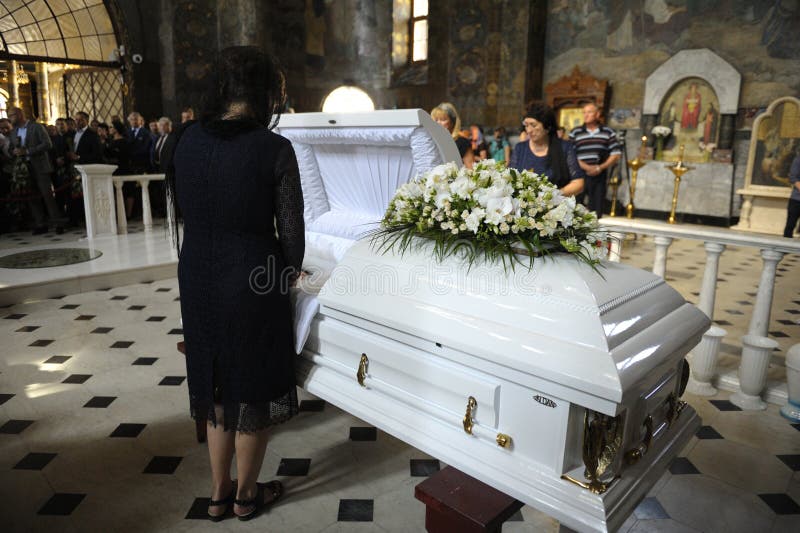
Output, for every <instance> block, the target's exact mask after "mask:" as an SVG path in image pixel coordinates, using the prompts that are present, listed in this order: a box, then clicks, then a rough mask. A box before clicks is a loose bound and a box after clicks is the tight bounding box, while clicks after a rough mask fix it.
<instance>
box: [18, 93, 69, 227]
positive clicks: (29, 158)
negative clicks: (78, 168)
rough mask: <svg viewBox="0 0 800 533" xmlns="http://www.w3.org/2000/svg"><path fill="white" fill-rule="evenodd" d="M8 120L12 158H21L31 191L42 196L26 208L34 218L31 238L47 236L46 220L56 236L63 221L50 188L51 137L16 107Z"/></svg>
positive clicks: (29, 202) (51, 170)
mask: <svg viewBox="0 0 800 533" xmlns="http://www.w3.org/2000/svg"><path fill="white" fill-rule="evenodd" d="M8 119H9V120H10V121H11V124H12V125H13V126H14V129H13V130H12V131H11V133H10V144H11V154H12V155H13V156H15V157H21V158H24V160H25V162H26V164H27V165H28V170H29V176H30V181H31V184H32V186H33V190H34V191H35V192H38V193H39V195H40V196H41V198H39V197H36V198H32V199H30V200H28V207H29V209H30V210H31V215H32V216H33V224H34V229H33V234H34V235H40V234H42V233H47V224H48V218H49V222H50V223H51V224H54V225H55V226H56V233H63V232H64V228H63V223H64V219H63V217H62V215H61V212H60V211H59V209H58V204H56V200H55V197H54V196H53V185H52V183H51V182H50V174H51V173H52V172H53V166H52V165H51V164H50V154H49V150H50V147H51V146H52V144H51V142H50V136H49V135H48V134H47V130H46V129H44V126H42V125H41V124H37V123H36V122H33V121H31V120H28V118H27V117H26V116H25V111H23V110H22V109H20V108H19V107H12V108H10V109H9V110H8ZM42 201H44V206H45V208H47V218H45V214H44V211H43V210H42Z"/></svg>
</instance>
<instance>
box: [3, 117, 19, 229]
mask: <svg viewBox="0 0 800 533" xmlns="http://www.w3.org/2000/svg"><path fill="white" fill-rule="evenodd" d="M11 129H12V126H11V121H10V120H8V119H7V118H0V198H6V197H8V193H10V192H11V170H12V168H11V167H12V158H11V151H10V148H11V139H10V138H9V137H10V136H11ZM9 204H10V202H6V204H5V205H0V233H6V232H8V231H11V230H13V229H15V224H16V221H15V220H14V217H12V216H11V209H10V208H9Z"/></svg>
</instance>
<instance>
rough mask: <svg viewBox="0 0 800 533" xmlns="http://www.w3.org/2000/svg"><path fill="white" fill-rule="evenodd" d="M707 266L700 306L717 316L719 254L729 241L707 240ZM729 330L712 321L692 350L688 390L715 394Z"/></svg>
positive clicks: (695, 392)
mask: <svg viewBox="0 0 800 533" xmlns="http://www.w3.org/2000/svg"><path fill="white" fill-rule="evenodd" d="M703 246H704V248H705V249H706V268H705V270H704V271H703V284H702V286H701V287H700V301H699V302H698V304H697V307H698V308H699V309H700V310H701V311H702V312H704V313H705V314H706V315H708V318H710V319H711V320H714V303H715V302H716V299H717V274H718V272H719V257H720V255H722V252H723V251H725V245H724V244H720V243H718V242H713V241H706V243H705V244H704V245H703ZM727 333H728V332H727V331H725V330H724V329H722V328H720V327H718V326H716V325H714V324H711V327H710V328H709V329H708V331H706V332H705V334H703V338H702V339H701V340H700V344H698V345H697V346H696V347H695V349H694V350H692V354H691V365H690V366H691V369H692V373H691V375H690V376H689V383H688V385H687V390H688V391H689V392H691V393H694V394H698V395H700V396H714V395H715V394H716V393H717V389H716V387H714V385H712V384H711V380H712V379H714V376H715V375H716V373H717V358H718V356H719V347H720V344H722V339H723V338H724V337H725V335H726V334H727Z"/></svg>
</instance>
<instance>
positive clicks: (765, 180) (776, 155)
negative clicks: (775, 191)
mask: <svg viewBox="0 0 800 533" xmlns="http://www.w3.org/2000/svg"><path fill="white" fill-rule="evenodd" d="M759 118H760V120H759V121H758V124H757V126H756V128H757V130H756V131H755V132H754V139H755V140H754V141H752V142H755V143H756V149H755V159H754V160H753V167H752V168H753V170H752V174H751V178H750V184H751V185H762V186H770V187H791V184H790V182H789V168H790V167H791V165H792V160H793V159H794V157H795V156H796V155H797V154H799V153H800V106H798V105H797V104H795V103H793V102H783V103H781V104H778V106H777V107H775V110H774V111H773V112H772V114H771V115H766V114H765V115H761V116H760V117H759Z"/></svg>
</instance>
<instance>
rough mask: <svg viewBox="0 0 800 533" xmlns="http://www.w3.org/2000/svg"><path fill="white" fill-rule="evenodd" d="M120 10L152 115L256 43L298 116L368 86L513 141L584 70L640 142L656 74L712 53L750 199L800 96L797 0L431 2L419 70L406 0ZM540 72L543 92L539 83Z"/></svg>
mask: <svg viewBox="0 0 800 533" xmlns="http://www.w3.org/2000/svg"><path fill="white" fill-rule="evenodd" d="M112 4H114V5H116V6H117V9H118V11H119V13H120V14H121V18H122V19H123V25H124V26H125V28H124V31H123V33H124V42H125V43H126V44H127V46H128V50H129V54H132V53H139V54H141V55H142V57H143V61H142V63H140V64H130V66H131V68H132V73H133V76H132V85H131V95H132V98H131V101H132V102H134V104H133V105H135V106H136V107H137V108H138V109H139V110H141V111H142V112H144V113H145V115H146V116H157V115H160V114H167V115H169V116H173V117H177V116H179V114H180V110H181V109H182V108H183V107H185V106H189V105H191V106H195V107H199V106H200V105H201V101H202V97H203V95H204V93H205V87H206V83H207V82H208V79H209V76H208V75H209V73H210V72H211V69H212V64H213V58H214V54H215V53H216V52H217V51H218V50H220V49H222V48H224V47H226V46H231V45H238V44H256V45H260V46H262V47H264V48H267V49H271V50H272V51H273V52H274V53H275V54H276V55H277V57H279V58H280V60H281V61H282V63H283V66H284V68H285V69H286V71H287V80H288V81H287V83H288V93H289V97H290V102H289V103H290V105H291V106H292V107H293V108H294V109H295V110H296V111H299V112H304V111H319V110H320V109H321V105H322V101H323V99H324V97H325V95H327V94H328V93H329V92H330V91H331V90H333V89H334V88H335V87H337V86H339V85H342V84H355V85H358V86H359V87H361V88H362V89H364V90H365V91H366V92H367V93H368V94H369V95H370V96H371V97H372V99H373V101H374V102H375V105H376V107H377V108H379V109H380V108H383V109H391V108H408V107H420V108H423V109H428V110H429V109H431V108H432V107H434V106H435V105H437V104H438V103H439V102H441V101H451V102H453V103H454V104H455V105H456V107H457V108H458V109H459V112H460V114H461V116H462V121H463V122H465V125H467V124H469V123H471V122H477V123H479V124H481V125H482V126H484V128H485V129H487V130H489V129H491V128H493V127H495V126H498V125H504V126H506V127H507V128H509V129H510V133H512V134H513V133H516V131H517V130H518V127H517V125H518V123H519V118H520V114H521V113H522V109H523V107H524V103H525V101H526V100H528V99H529V98H530V97H532V96H534V95H540V94H541V90H542V87H544V85H546V84H547V83H549V82H551V81H554V80H556V79H558V78H560V77H561V76H564V75H566V74H569V73H570V72H571V70H572V69H573V67H574V66H576V65H577V66H579V67H580V68H581V69H582V70H583V71H585V72H588V73H589V74H591V75H593V76H595V77H598V78H601V79H608V80H609V82H610V84H611V87H612V89H611V99H610V108H609V113H608V117H607V118H608V121H609V122H610V124H611V125H612V126H614V127H618V128H626V129H629V130H631V135H629V138H636V137H635V136H638V135H640V134H641V133H642V132H641V129H640V128H641V125H640V120H641V116H642V104H643V98H644V80H645V79H646V78H647V76H648V75H649V74H650V73H652V72H653V71H654V70H655V69H656V68H658V66H659V65H661V64H662V63H663V62H664V61H666V60H667V59H669V58H670V57H672V55H674V54H675V53H677V52H678V51H680V50H685V49H695V48H708V49H710V50H712V51H713V52H714V53H716V54H718V55H719V56H720V57H722V58H723V59H724V60H725V61H727V62H728V63H730V64H731V65H732V66H733V67H734V68H735V69H736V70H737V71H739V72H740V73H741V74H742V88H741V94H740V98H739V109H738V114H737V120H736V132H735V136H734V145H733V162H734V165H735V172H734V175H735V187H736V188H738V187H740V186H742V185H743V183H744V172H745V166H746V165H744V164H743V161H744V160H743V158H746V153H747V149H748V145H749V141H750V127H751V126H752V121H753V119H754V118H755V116H756V115H757V114H758V113H759V112H760V111H761V110H763V109H764V108H766V106H767V105H768V104H769V103H770V102H771V101H772V100H773V99H775V98H778V97H780V96H785V95H797V94H800V37H798V36H797V35H796V32H795V31H794V29H795V28H797V27H798V26H800V7H797V6H796V5H795V3H793V2H789V1H787V0H775V1H762V2H744V1H741V0H723V1H722V2H688V1H682V0H670V1H645V0H634V1H632V2H596V1H591V0H579V1H577V2H567V1H565V0H557V1H552V2H548V3H546V4H544V3H539V2H529V1H524V0H494V1H493V0H476V1H474V2H466V3H465V2H456V1H454V0H442V1H437V2H431V3H430V14H429V24H430V31H429V50H430V53H429V58H428V61H427V63H426V64H424V65H423V66H421V67H414V68H408V69H397V68H394V67H393V65H392V59H391V53H392V40H391V35H392V28H393V19H392V9H393V4H394V2H393V1H392V0H376V1H374V2H364V1H361V0H335V1H331V0H276V1H274V2H260V1H256V0H143V1H141V2H138V1H137V2H133V1H130V0H118V1H117V2H116V3H114V2H112ZM545 5H546V7H545ZM112 7H113V6H112ZM541 17H545V20H544V21H543V22H542V21H540V22H542V24H541V27H544V28H546V30H545V31H544V33H545V35H544V39H543V40H544V46H541V47H540V48H539V49H537V48H536V44H535V43H536V41H537V39H539V40H541V37H542V36H541V35H533V34H532V30H531V28H532V27H533V26H532V25H531V21H535V20H538V18H541ZM537 69H539V72H540V73H541V74H540V76H541V78H542V79H541V80H540V82H537V81H536V80H537V78H536V76H531V72H534V73H535V72H536V70H537ZM531 80H534V81H533V83H532V82H531ZM735 202H736V203H737V204H738V200H736V199H735ZM738 209H739V206H738V205H735V206H734V215H737V214H738Z"/></svg>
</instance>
